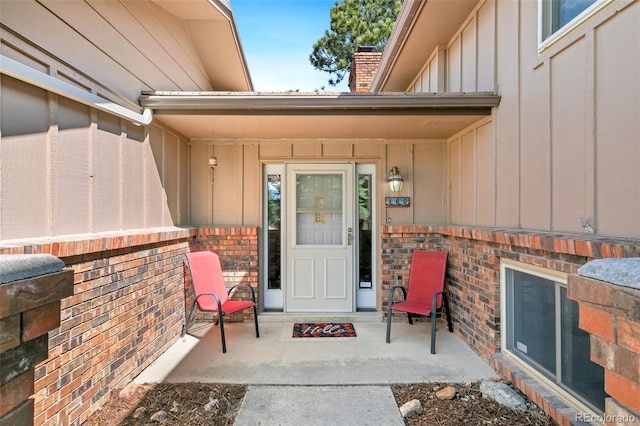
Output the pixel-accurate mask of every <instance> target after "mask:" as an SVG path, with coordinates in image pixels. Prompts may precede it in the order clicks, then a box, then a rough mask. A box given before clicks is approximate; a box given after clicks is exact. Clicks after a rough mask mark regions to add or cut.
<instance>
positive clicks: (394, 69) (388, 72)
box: [370, 0, 480, 92]
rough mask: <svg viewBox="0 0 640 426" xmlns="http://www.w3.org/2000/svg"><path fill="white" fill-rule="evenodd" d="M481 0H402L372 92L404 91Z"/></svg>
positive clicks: (372, 85)
mask: <svg viewBox="0 0 640 426" xmlns="http://www.w3.org/2000/svg"><path fill="white" fill-rule="evenodd" d="M479 2H480V0H405V1H404V2H403V3H402V8H401V9H400V13H399V14H398V18H397V19H396V22H395V24H394V27H393V31H392V32H391V36H390V37H389V41H388V42H387V48H386V49H385V51H384V52H383V54H382V58H381V59H380V67H379V68H378V73H377V74H376V76H375V78H374V80H373V83H372V84H371V89H370V90H371V91H372V92H403V91H406V90H407V88H408V87H409V85H410V84H411V82H412V81H413V79H414V78H415V77H416V76H417V75H418V73H419V72H420V70H421V69H422V67H423V66H424V65H425V63H426V61H427V59H428V58H429V56H431V54H432V53H433V52H434V51H435V49H436V47H438V46H439V45H446V44H447V43H448V42H449V41H451V38H452V37H453V36H454V34H455V33H456V32H457V31H458V30H459V29H460V27H461V25H462V24H463V23H464V21H465V20H466V19H467V18H468V16H469V14H470V13H471V12H472V11H473V9H474V8H475V7H476V6H477V5H478V3H479Z"/></svg>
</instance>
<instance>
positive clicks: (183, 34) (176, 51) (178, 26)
mask: <svg viewBox="0 0 640 426" xmlns="http://www.w3.org/2000/svg"><path fill="white" fill-rule="evenodd" d="M145 3H147V5H148V6H149V7H150V8H151V9H152V10H153V12H154V14H155V15H156V17H157V18H158V19H159V20H160V21H161V22H162V24H163V26H164V27H165V28H167V31H168V32H169V33H170V35H166V34H163V33H160V34H158V35H156V31H158V30H157V29H155V28H154V29H153V31H154V32H153V34H154V36H155V37H156V38H157V39H158V40H161V44H162V45H163V46H165V47H167V49H169V50H170V51H171V52H172V55H174V56H175V57H176V58H177V61H178V63H180V64H183V66H185V67H186V66H187V65H186V64H184V62H186V61H189V62H190V63H192V64H193V67H194V68H197V69H198V70H199V72H200V73H201V74H202V79H204V81H201V79H200V76H197V77H194V78H196V81H197V82H199V84H201V85H204V87H208V89H207V90H213V89H214V88H213V87H211V83H210V82H209V78H208V76H207V73H206V70H205V67H204V64H202V61H201V60H200V54H199V53H198V50H197V49H196V46H195V45H194V44H193V38H192V36H191V33H190V32H189V30H188V29H187V28H185V27H184V25H183V24H182V22H180V21H179V20H177V19H176V18H175V17H174V16H173V15H171V14H170V13H169V12H167V11H166V10H165V9H163V8H162V7H160V6H158V5H157V4H155V3H154V2H145ZM133 4H135V5H136V6H138V5H139V2H136V1H134V2H133ZM127 7H130V6H129V4H127ZM150 31H152V30H150ZM184 57H187V58H188V59H183V58H184ZM188 69H191V65H189V66H188ZM194 74H195V73H194Z"/></svg>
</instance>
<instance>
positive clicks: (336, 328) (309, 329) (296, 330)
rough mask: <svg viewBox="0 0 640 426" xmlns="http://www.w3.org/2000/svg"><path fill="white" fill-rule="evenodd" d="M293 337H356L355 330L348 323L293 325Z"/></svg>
mask: <svg viewBox="0 0 640 426" xmlns="http://www.w3.org/2000/svg"><path fill="white" fill-rule="evenodd" d="M293 337H356V330H355V329H354V328H353V324H351V323H350V322H344V323H335V322H312V323H295V324H293Z"/></svg>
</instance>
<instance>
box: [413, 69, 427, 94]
mask: <svg viewBox="0 0 640 426" xmlns="http://www.w3.org/2000/svg"><path fill="white" fill-rule="evenodd" d="M430 80H431V70H430V67H429V66H427V67H426V68H425V69H424V71H423V72H422V74H420V78H419V79H418V81H417V82H416V84H417V85H418V90H415V92H430V91H431V88H430V86H429V81H430Z"/></svg>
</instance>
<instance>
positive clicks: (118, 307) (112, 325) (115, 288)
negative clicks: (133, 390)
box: [0, 228, 194, 426]
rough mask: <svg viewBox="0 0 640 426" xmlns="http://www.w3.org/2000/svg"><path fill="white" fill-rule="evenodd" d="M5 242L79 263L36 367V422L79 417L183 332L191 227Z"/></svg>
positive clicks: (67, 421)
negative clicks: (186, 257)
mask: <svg viewBox="0 0 640 426" xmlns="http://www.w3.org/2000/svg"><path fill="white" fill-rule="evenodd" d="M171 229H172V230H168V231H158V232H149V233H144V234H122V235H119V236H109V237H102V238H99V237H96V238H91V239H78V240H73V241H56V242H41V243H38V242H34V243H30V244H28V245H16V246H13V247H7V246H3V247H1V248H0V253H3V254H9V253H51V254H53V255H56V256H58V257H59V258H61V259H62V260H63V261H64V262H65V264H66V267H67V268H70V269H72V270H73V281H74V290H73V295H72V296H71V297H67V298H64V299H62V302H61V308H60V310H58V319H59V320H60V326H59V327H57V328H55V329H54V330H53V331H52V332H50V333H49V337H48V343H49V352H48V358H47V359H46V360H45V361H44V362H42V363H40V364H38V365H37V366H36V367H35V374H34V379H35V386H34V390H35V395H34V424H36V425H65V426H67V425H79V424H81V423H82V422H84V421H85V420H86V419H87V418H88V417H89V416H90V415H91V414H92V413H93V412H94V411H95V410H97V409H98V408H100V407H101V406H102V405H103V404H104V403H106V402H107V400H108V398H109V391H110V390H111V389H115V388H121V387H123V386H125V385H126V384H128V383H129V382H130V381H131V380H132V379H133V378H134V377H135V376H136V375H138V374H139V373H140V372H141V371H142V370H143V369H144V368H146V367H147V366H148V365H149V364H150V363H151V362H153V361H154V360H155V359H156V358H157V357H158V356H159V355H160V354H162V353H163V352H164V351H165V350H166V349H167V348H168V346H169V345H171V344H172V343H173V342H174V341H175V339H176V338H177V337H178V336H179V334H180V331H181V328H182V323H183V321H184V279H183V277H184V271H183V267H182V263H183V262H182V260H183V254H184V253H186V252H187V251H188V250H189V240H190V239H191V238H192V236H193V235H194V232H193V231H190V230H175V228H171Z"/></svg>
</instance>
